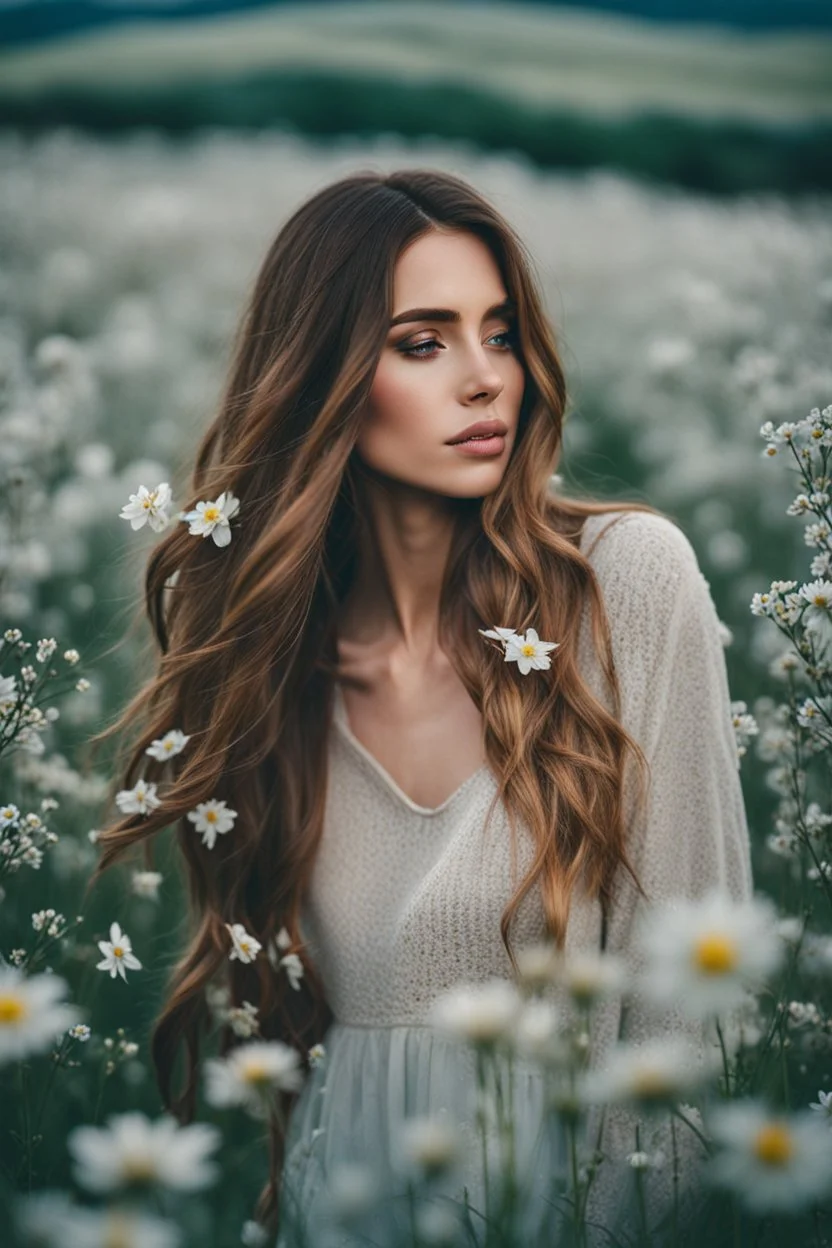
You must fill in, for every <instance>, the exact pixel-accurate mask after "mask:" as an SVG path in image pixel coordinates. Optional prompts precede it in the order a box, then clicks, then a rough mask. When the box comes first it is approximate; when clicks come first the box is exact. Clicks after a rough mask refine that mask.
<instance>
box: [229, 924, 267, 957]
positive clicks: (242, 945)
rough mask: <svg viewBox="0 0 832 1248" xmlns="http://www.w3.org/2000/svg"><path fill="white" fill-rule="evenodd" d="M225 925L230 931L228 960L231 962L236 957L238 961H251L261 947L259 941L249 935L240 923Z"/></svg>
mask: <svg viewBox="0 0 832 1248" xmlns="http://www.w3.org/2000/svg"><path fill="white" fill-rule="evenodd" d="M225 926H226V927H227V928H228V930H229V932H230V933H231V952H230V953H229V955H228V960H229V962H233V961H234V959H235V958H238V959H239V960H240V962H253V961H254V959H255V958H256V957H257V955H258V953H259V952H260V950H261V949H262V948H263V946H262V945H261V944H260V941H259V940H255V939H254V937H253V936H250V935H249V934H248V932H247V931H246V929H245V928H244V927H243V925H242V923H226V925H225Z"/></svg>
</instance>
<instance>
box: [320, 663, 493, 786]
mask: <svg viewBox="0 0 832 1248" xmlns="http://www.w3.org/2000/svg"><path fill="white" fill-rule="evenodd" d="M351 674H352V675H355V674H356V673H355V670H353V672H352V673H351ZM341 697H342V702H343V707H344V711H345V714H346V717H347V721H348V724H349V728H350V731H351V732H352V734H353V736H354V737H355V738H356V739H357V740H358V741H359V742H360V743H361V745H363V746H364V748H365V749H366V750H367V751H368V752H369V753H370V754H372V756H373V757H374V758H375V759H376V761H377V762H378V763H380V764H381V766H382V767H383V768H384V770H385V771H386V772H387V773H388V775H389V776H390V777H391V778H392V779H393V780H394V781H395V782H396V784H397V785H398V786H399V788H400V789H401V790H402V792H403V793H405V794H406V795H407V796H408V797H409V798H410V799H411V801H413V802H415V803H417V804H418V805H419V806H424V807H428V808H434V807H437V806H440V805H441V804H442V803H443V802H444V801H445V800H446V798H448V797H449V796H450V795H451V794H452V793H455V792H456V790H457V789H458V788H459V787H460V785H462V784H463V783H464V782H465V781H466V780H468V779H469V777H470V776H472V775H473V774H474V772H476V771H477V770H478V769H479V768H480V767H481V766H482V765H483V763H484V762H485V750H484V748H483V742H482V716H481V714H480V712H479V710H478V709H477V707H476V706H475V705H474V703H473V701H472V700H471V697H470V695H469V693H468V691H467V689H466V688H465V686H464V685H463V684H462V681H461V680H460V679H459V676H458V675H457V674H456V672H455V671H454V670H453V668H451V667H450V666H449V667H448V668H445V669H440V670H437V671H436V672H435V673H433V674H432V675H430V676H426V675H425V674H424V673H422V674H421V675H420V678H419V679H418V680H416V679H411V680H408V679H406V678H405V679H399V680H396V681H393V680H391V679H390V678H389V677H388V678H386V679H385V678H382V677H380V676H374V675H373V673H372V672H371V671H368V672H365V673H364V675H363V678H362V681H361V687H360V688H356V687H354V686H351V685H342V686H341Z"/></svg>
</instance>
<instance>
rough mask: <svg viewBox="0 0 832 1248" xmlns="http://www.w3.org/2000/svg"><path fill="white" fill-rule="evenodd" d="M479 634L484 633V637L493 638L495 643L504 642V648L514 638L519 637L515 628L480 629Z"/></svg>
mask: <svg viewBox="0 0 832 1248" xmlns="http://www.w3.org/2000/svg"><path fill="white" fill-rule="evenodd" d="M477 632H478V633H482V635H483V637H493V638H494V640H495V641H499V642H502V644H503V646H505V644H506V642H508V641H510V640H511V638H512V637H516V636H517V632H516V631H515V629H513V628H478V629H477Z"/></svg>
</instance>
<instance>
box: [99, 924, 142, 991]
mask: <svg viewBox="0 0 832 1248" xmlns="http://www.w3.org/2000/svg"><path fill="white" fill-rule="evenodd" d="M98 948H99V949H100V950H101V952H102V953H103V954H104V957H103V958H102V959H101V961H100V962H96V964H95V969H96V970H97V971H109V972H110V977H111V979H115V977H116V975H120V976H121V978H122V979H123V980H124V981H125V983H126V982H127V972H126V971H125V967H129V968H130V970H131V971H140V970H141V969H142V964H141V962H140V961H139V959H138V958H137V957H136V955H135V954H134V953H133V947H132V945H131V944H130V937H129V936H128V935H127V934H126V933H125V932H122V930H121V928H120V927H119V925H118V923H111V924H110V939H109V940H99V942H98Z"/></svg>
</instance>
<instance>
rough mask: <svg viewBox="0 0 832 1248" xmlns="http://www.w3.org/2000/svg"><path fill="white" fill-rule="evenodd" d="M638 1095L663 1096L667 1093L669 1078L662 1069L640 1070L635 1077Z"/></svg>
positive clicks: (634, 1083)
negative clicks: (667, 1078)
mask: <svg viewBox="0 0 832 1248" xmlns="http://www.w3.org/2000/svg"><path fill="white" fill-rule="evenodd" d="M633 1086H634V1088H635V1091H636V1095H638V1096H642V1097H661V1096H666V1095H667V1090H668V1089H667V1080H666V1078H665V1077H664V1074H663V1073H662V1071H660V1070H639V1071H637V1072H636V1075H635V1078H634V1079H633Z"/></svg>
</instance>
